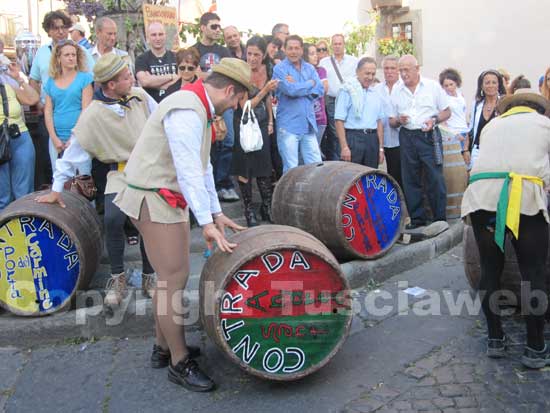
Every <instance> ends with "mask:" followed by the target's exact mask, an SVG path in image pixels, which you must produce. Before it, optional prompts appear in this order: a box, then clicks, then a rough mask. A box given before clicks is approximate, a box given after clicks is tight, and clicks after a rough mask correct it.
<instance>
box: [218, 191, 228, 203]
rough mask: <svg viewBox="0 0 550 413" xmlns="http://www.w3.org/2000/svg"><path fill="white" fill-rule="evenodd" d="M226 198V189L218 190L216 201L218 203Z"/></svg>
mask: <svg viewBox="0 0 550 413" xmlns="http://www.w3.org/2000/svg"><path fill="white" fill-rule="evenodd" d="M226 197H227V189H224V188H222V189H220V190H219V191H218V199H219V200H220V201H225V198H226Z"/></svg>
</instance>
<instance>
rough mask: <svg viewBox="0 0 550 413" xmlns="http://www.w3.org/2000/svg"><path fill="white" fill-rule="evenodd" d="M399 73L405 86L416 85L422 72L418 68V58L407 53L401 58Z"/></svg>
mask: <svg viewBox="0 0 550 413" xmlns="http://www.w3.org/2000/svg"><path fill="white" fill-rule="evenodd" d="M398 67H399V74H400V75H401V79H402V80H403V83H405V86H407V87H414V86H416V85H417V84H418V82H419V81H420V72H419V70H418V60H416V57H414V56H413V55H410V54H406V55H404V56H402V57H401V59H399V64H398Z"/></svg>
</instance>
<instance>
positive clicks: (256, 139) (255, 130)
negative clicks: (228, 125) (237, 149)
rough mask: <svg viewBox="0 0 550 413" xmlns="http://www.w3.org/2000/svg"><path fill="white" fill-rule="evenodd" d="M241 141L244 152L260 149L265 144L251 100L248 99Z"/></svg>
mask: <svg viewBox="0 0 550 413" xmlns="http://www.w3.org/2000/svg"><path fill="white" fill-rule="evenodd" d="M240 141H241V148H243V151H244V152H255V151H259V150H260V149H262V146H263V144H264V140H263V138H262V131H261V129H260V125H258V121H257V120H256V116H255V115H254V111H253V110H252V108H251V107H250V100H247V101H246V103H245V104H244V107H243V114H242V116H241V133H240Z"/></svg>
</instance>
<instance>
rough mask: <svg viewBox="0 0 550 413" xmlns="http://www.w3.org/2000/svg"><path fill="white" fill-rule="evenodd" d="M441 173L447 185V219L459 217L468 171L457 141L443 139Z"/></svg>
mask: <svg viewBox="0 0 550 413" xmlns="http://www.w3.org/2000/svg"><path fill="white" fill-rule="evenodd" d="M443 175H444V176H445V185H446V186H447V219H451V218H460V205H462V196H463V195H464V191H465V190H466V186H467V184H468V171H467V170H466V164H465V163H464V158H463V157H462V153H461V147H460V143H458V142H449V141H446V140H445V139H444V140H443Z"/></svg>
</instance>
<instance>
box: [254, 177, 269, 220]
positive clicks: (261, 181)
mask: <svg viewBox="0 0 550 413" xmlns="http://www.w3.org/2000/svg"><path fill="white" fill-rule="evenodd" d="M256 183H257V184H258V189H259V190H260V196H261V197H262V207H261V208H260V215H261V216H262V220H264V221H267V222H270V223H272V222H273V221H272V220H271V199H272V197H273V186H272V184H271V177H260V178H256Z"/></svg>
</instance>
